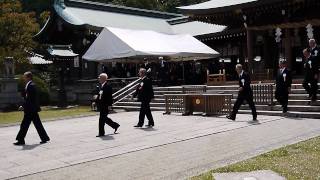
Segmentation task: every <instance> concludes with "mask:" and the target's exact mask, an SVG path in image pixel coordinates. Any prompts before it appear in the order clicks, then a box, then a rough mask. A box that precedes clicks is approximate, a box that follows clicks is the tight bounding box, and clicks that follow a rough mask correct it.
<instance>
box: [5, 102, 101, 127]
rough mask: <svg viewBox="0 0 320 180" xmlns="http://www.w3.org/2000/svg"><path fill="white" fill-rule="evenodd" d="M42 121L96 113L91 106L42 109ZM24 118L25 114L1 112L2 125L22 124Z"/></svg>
mask: <svg viewBox="0 0 320 180" xmlns="http://www.w3.org/2000/svg"><path fill="white" fill-rule="evenodd" d="M39 114H40V118H41V120H48V119H54V118H61V117H67V116H76V115H94V114H96V113H95V112H92V111H91V109H90V107H89V106H79V107H75V108H70V109H48V108H42V111H41V112H40V113H39ZM22 118H23V112H21V111H15V112H0V124H2V125H3V124H11V123H17V122H21V120H22Z"/></svg>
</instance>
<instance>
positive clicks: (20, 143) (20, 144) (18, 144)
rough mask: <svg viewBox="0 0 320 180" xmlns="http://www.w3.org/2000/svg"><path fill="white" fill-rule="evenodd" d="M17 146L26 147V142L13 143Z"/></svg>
mask: <svg viewBox="0 0 320 180" xmlns="http://www.w3.org/2000/svg"><path fill="white" fill-rule="evenodd" d="M13 144H14V145H15V146H23V145H25V144H26V143H25V142H24V141H17V142H15V143H13Z"/></svg>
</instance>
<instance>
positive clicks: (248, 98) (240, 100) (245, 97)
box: [231, 94, 257, 119]
mask: <svg viewBox="0 0 320 180" xmlns="http://www.w3.org/2000/svg"><path fill="white" fill-rule="evenodd" d="M244 100H246V101H247V103H248V104H249V106H250V109H251V111H252V116H253V118H254V119H255V118H257V110H256V106H255V104H254V102H253V95H252V94H245V95H243V94H239V95H238V98H237V100H236V102H235V104H234V106H233V110H232V113H231V117H232V118H236V116H237V113H238V111H239V109H240V107H241V105H242V104H243V101H244Z"/></svg>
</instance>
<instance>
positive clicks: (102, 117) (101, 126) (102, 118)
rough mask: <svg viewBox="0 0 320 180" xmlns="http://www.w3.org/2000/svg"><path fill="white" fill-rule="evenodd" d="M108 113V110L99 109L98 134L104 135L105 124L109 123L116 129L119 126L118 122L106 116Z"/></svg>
mask: <svg viewBox="0 0 320 180" xmlns="http://www.w3.org/2000/svg"><path fill="white" fill-rule="evenodd" d="M108 114H109V112H108V111H100V117H99V135H100V136H103V135H105V131H104V125H105V124H107V125H109V126H110V127H112V128H113V129H116V128H118V127H119V126H120V125H119V124H118V123H116V122H114V121H112V119H110V118H109V117H108Z"/></svg>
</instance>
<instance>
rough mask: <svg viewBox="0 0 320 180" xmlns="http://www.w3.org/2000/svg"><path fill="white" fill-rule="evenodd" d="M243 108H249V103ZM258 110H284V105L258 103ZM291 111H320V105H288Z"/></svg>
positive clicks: (242, 107)
mask: <svg viewBox="0 0 320 180" xmlns="http://www.w3.org/2000/svg"><path fill="white" fill-rule="evenodd" d="M240 109H242V110H249V109H250V108H249V105H247V104H246V105H242V106H241V108H240ZM256 109H257V111H282V107H281V106H280V105H276V106H268V105H256ZM288 110H289V111H297V112H320V106H292V105H289V106H288Z"/></svg>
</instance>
